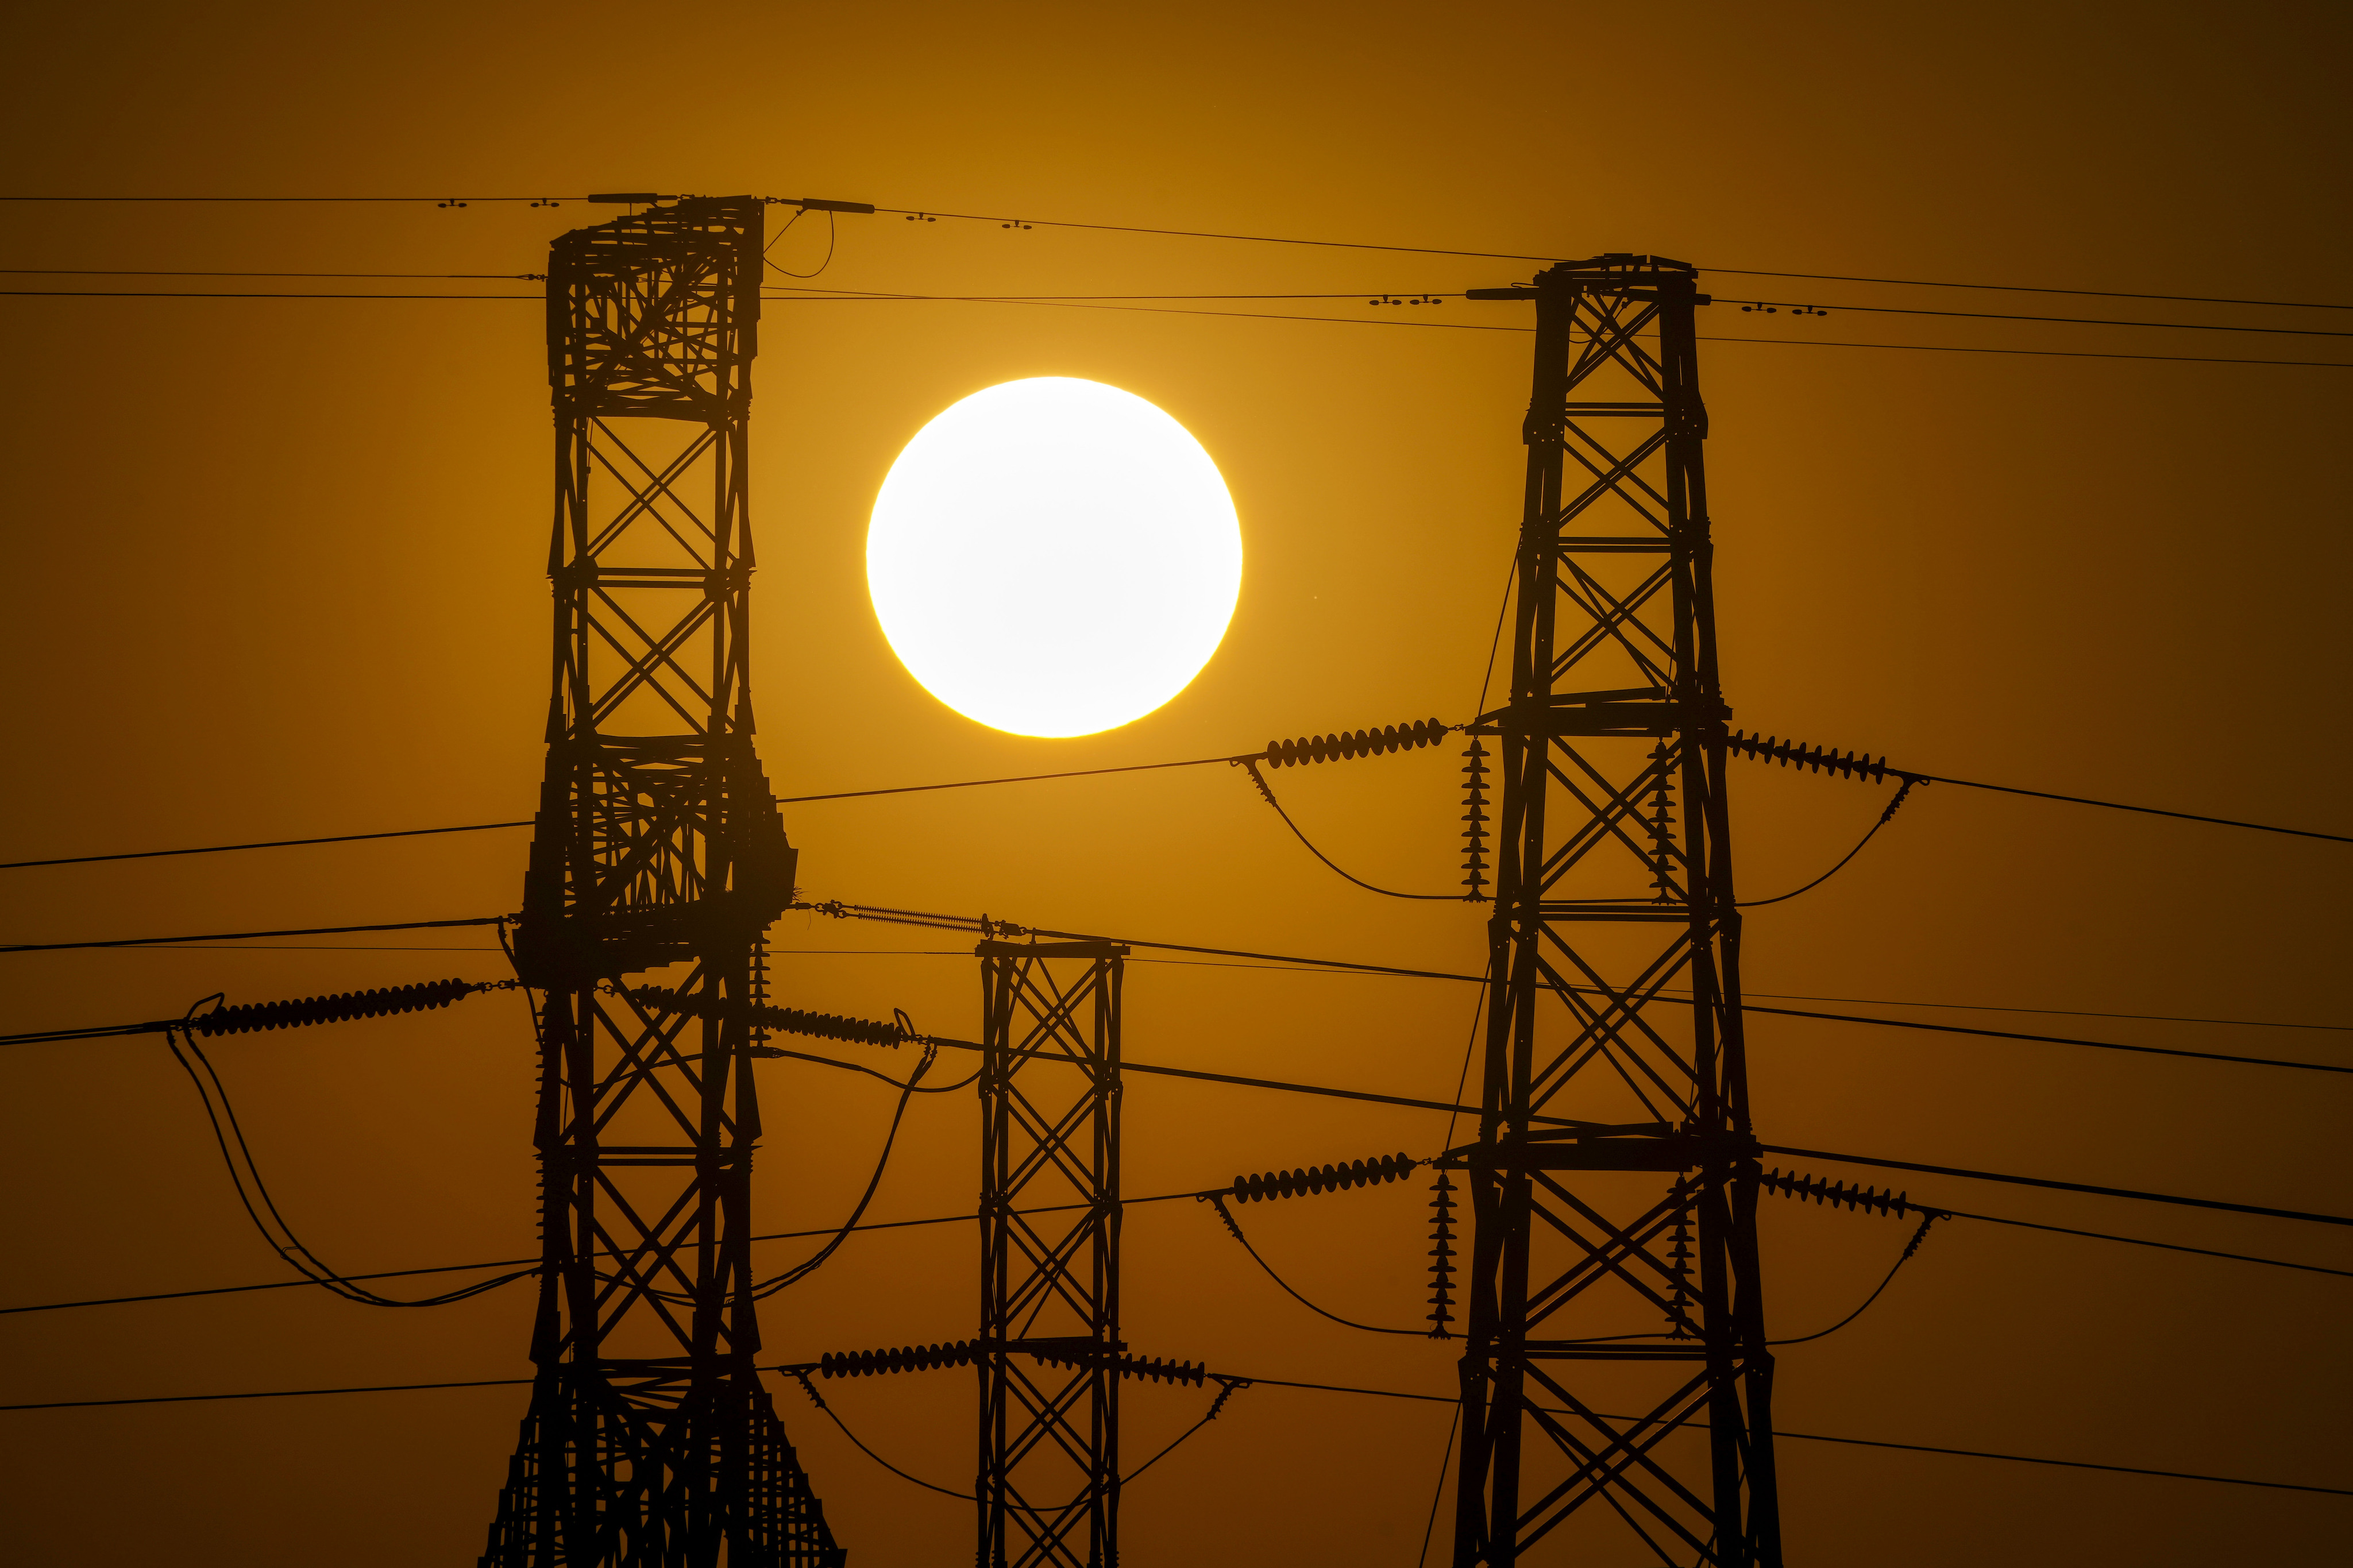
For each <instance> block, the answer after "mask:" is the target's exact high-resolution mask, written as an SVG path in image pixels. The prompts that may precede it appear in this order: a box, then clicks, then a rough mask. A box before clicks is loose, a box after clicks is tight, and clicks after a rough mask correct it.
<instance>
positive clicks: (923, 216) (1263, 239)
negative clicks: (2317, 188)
mask: <svg viewBox="0 0 2353 1568" xmlns="http://www.w3.org/2000/svg"><path fill="white" fill-rule="evenodd" d="M596 199H597V198H596V197H594V196H558V197H550V196H456V197H448V196H88V195H0V202H74V203H106V202H125V203H170V202H190V203H237V202H253V203H293V204H332V203H370V204H390V205H418V204H429V205H434V206H445V207H446V206H460V207H462V206H465V205H470V204H471V203H475V202H480V203H483V204H485V205H488V204H492V203H512V202H521V203H524V204H526V205H533V206H556V205H561V204H562V203H564V202H567V201H570V202H583V201H595V200H596ZM659 199H663V200H670V199H675V198H673V197H668V196H664V197H660V198H659ZM774 199H777V200H780V201H782V202H783V203H784V204H785V205H794V206H800V207H803V208H804V209H807V208H812V207H814V208H818V209H819V210H826V209H830V210H833V211H851V212H855V211H860V210H867V211H871V212H873V213H876V214H889V215H891V216H897V217H903V218H905V219H907V220H908V221H910V222H916V221H922V220H929V219H938V218H948V219H951V220H955V221H959V222H965V223H993V224H997V225H1000V226H1008V227H1010V226H1017V225H1018V226H1020V227H1023V228H1030V227H1036V226H1044V227H1047V228H1067V229H1080V230H1091V231H1093V232H1097V233H1106V234H1144V235H1154V236H1157V237H1166V238H1177V239H1221V240H1234V241H1241V242H1246V243H1251V244H1259V245H1293V246H1303V247H1314V248H1319V249H1334V250H1370V251H1378V252H1382V253H1384V254H1388V255H1395V256H1457V257H1469V258H1474V259H1477V260H1483V261H1544V262H1557V261H1563V260H1567V259H1568V258H1565V257H1559V256H1537V255H1531V254H1527V253H1524V252H1517V251H1500V250H1461V249H1449V248H1440V247H1430V246H1417V245H1387V244H1380V243H1377V242H1373V241H1366V240H1342V239H1311V238H1304V237H1299V236H1294V235H1272V234H1235V233H1228V232H1222V231H1218V230H1208V229H1185V228H1158V227H1153V226H1147V225H1142V224H1108V223H1079V222H1075V221H1072V220H1070V219H1064V218H1016V217H1007V216H991V215H987V214H982V213H951V212H941V211H937V210H935V209H933V208H930V207H885V206H877V207H871V208H866V207H865V206H864V205H863V204H859V203H815V202H809V201H804V200H798V199H794V198H774ZM26 270H29V269H26ZM1700 270H1701V271H1703V272H1725V273H1730V274H1731V275H1733V276H1735V277H1739V278H1795V279H1805V280H1808V281H1812V282H1824V283H1876V284H1884V285H1886V286H1888V287H1891V288H1905V289H1991V290H1995V291H1999V292H2003V293H2012V294H2064V295H2073V296H2077V297H2080V298H2084V299H2099V300H2163V301H2168V302H2170V303H2176V304H2189V305H2258V306H2269V307H2275V308H2278V309H2282V310H2353V304H2337V303H2333V302H2324V301H2315V300H2248V299H2240V298H2235V297H2230V296H2218V295H2206V294H2149V293H2136V292H2127V291H2123V290H2118V289H2073V288H2063V287H2060V286H2057V285H2052V284H2028V283H1974V282H1969V283H1964V282H1954V281H1951V280H1949V279H1922V278H1868V277H1860V276H1857V275H1855V274H1852V273H1842V272H1780V271H1768V270H1766V269H1764V268H1754V267H1715V266H1703V267H1702V268H1700Z"/></svg>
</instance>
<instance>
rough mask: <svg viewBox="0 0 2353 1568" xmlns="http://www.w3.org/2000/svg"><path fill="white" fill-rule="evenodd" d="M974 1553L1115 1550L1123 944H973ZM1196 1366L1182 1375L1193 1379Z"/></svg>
mask: <svg viewBox="0 0 2353 1568" xmlns="http://www.w3.org/2000/svg"><path fill="white" fill-rule="evenodd" d="M979 953H980V963H981V1019H982V1033H981V1043H982V1046H983V1047H984V1049H985V1051H986V1053H987V1054H986V1055H985V1056H984V1057H983V1058H982V1068H981V1074H980V1115H981V1131H980V1142H981V1177H980V1339H979V1342H978V1344H977V1347H976V1357H975V1359H976V1363H977V1364H978V1366H979V1369H980V1470H979V1477H978V1479H979V1485H978V1488H977V1489H976V1496H977V1497H978V1499H979V1501H980V1543H979V1550H978V1553H977V1556H976V1562H977V1563H978V1564H979V1568H1115V1565H1116V1564H1117V1563H1118V1562H1119V1489H1120V1473H1119V1384H1120V1379H1121V1377H1122V1376H1123V1375H1124V1372H1125V1370H1126V1369H1125V1367H1124V1363H1125V1361H1126V1359H1127V1358H1125V1357H1124V1356H1123V1355H1122V1353H1121V1352H1124V1350H1125V1349H1126V1348H1127V1347H1126V1346H1125V1345H1124V1343H1123V1342H1121V1340H1120V1337H1119V1227H1120V1197H1119V1102H1120V1059H1119V1051H1120V989H1121V981H1122V979H1123V977H1124V970H1125V964H1124V958H1125V956H1126V953H1127V949H1126V948H1124V947H1120V946H1117V945H1114V944H1113V943H1109V942H994V941H990V942H982V943H981V944H980V947H979ZM1198 1376H1199V1373H1198V1370H1196V1371H1195V1373H1194V1378H1195V1380H1196V1381H1198Z"/></svg>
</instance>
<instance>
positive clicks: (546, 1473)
mask: <svg viewBox="0 0 2353 1568" xmlns="http://www.w3.org/2000/svg"><path fill="white" fill-rule="evenodd" d="M762 226H763V225H762V205H761V204H760V203H759V202H758V201H756V200H754V199H752V198H749V197H730V198H726V199H721V200H703V199H686V200H681V201H679V202H677V203H675V204H674V205H658V206H655V207H654V208H652V209H651V210H649V211H647V212H644V213H641V214H637V215H633V216H628V217H623V218H617V219H615V220H614V221H612V222H610V223H605V224H599V225H597V226H595V227H593V228H585V229H579V230H575V231H574V232H573V233H570V234H567V235H565V236H563V237H561V238H559V239H558V240H556V241H555V244H554V248H553V252H552V255H551V257H550V264H549V268H548V285H547V294H548V329H547V340H548V370H549V375H550V379H551V380H552V381H553V383H554V403H555V458H556V461H555V473H556V507H555V531H554V543H553V545H552V547H551V549H550V552H549V558H548V571H549V575H550V576H551V577H552V578H553V579H554V587H555V642H554V665H555V690H554V697H553V699H552V700H551V702H550V704H549V709H548V719H547V773H546V777H545V782H544V784H543V785H542V787H541V794H540V805H539V816H538V822H537V830H536V833H535V835H534V837H533V840H532V848H531V861H530V868H529V871H528V872H527V874H526V877H525V881H524V887H523V915H522V923H521V925H520V927H519V929H518V931H517V933H516V938H515V943H514V957H515V964H516V970H517V972H518V973H519V974H520V975H521V976H522V979H523V981H524V982H525V983H526V984H529V985H530V986H532V987H533V988H535V989H536V990H537V991H538V992H540V993H541V997H540V999H539V1002H538V1014H539V1026H540V1052H541V1079H540V1099H539V1121H538V1129H537V1133H536V1142H537V1145H538V1149H539V1154H540V1160H541V1172H542V1177H541V1205H542V1207H541V1226H542V1237H543V1258H544V1268H543V1273H542V1274H541V1276H540V1295H539V1310H538V1316H537V1319H536V1321H535V1324H534V1327H533V1336H532V1360H533V1363H534V1365H535V1366H536V1368H537V1377H536V1381H535V1383H534V1384H533V1390H532V1401H531V1408H530V1412H529V1414H528V1415H526V1416H525V1417H524V1419H523V1423H522V1438H521V1441H520V1442H519V1444H518V1446H517V1447H516V1450H515V1455H514V1458H513V1459H512V1462H511V1464H510V1467H509V1471H508V1480H507V1485H506V1488H505V1489H504V1490H503V1491H502V1492H501V1494H500V1499H499V1513H498V1519H497V1521H496V1522H495V1523H494V1524H492V1525H491V1534H490V1546H489V1550H488V1551H486V1552H484V1553H483V1556H482V1559H481V1561H482V1563H483V1565H484V1568H552V1565H554V1564H558V1563H563V1564H570V1565H581V1568H624V1565H627V1568H639V1565H643V1568H655V1565H661V1568H670V1565H673V1564H679V1565H683V1564H694V1565H697V1568H702V1565H715V1564H718V1563H727V1564H729V1568H755V1565H756V1568H772V1565H773V1568H784V1565H787V1564H789V1565H791V1568H837V1565H838V1564H839V1563H841V1561H842V1557H843V1553H842V1552H841V1550H840V1549H839V1548H838V1547H837V1546H835V1545H834V1543H833V1537H832V1534H831V1532H830V1531H828V1529H827V1527H826V1522H825V1516H824V1512H823V1510H822V1509H821V1508H820V1507H819V1505H818V1501H817V1499H816V1498H815V1496H813V1495H812V1494H811V1492H810V1490H809V1486H808V1481H807V1477H806V1476H805V1475H804V1474H803V1473H802V1471H801V1468H800V1465H799V1463H798V1461H797V1459H796V1458H795V1457H794V1454H793V1449H792V1447H791V1445H790V1444H789V1443H787V1442H786V1439H785V1433H784V1428H783V1426H782V1425H781V1423H780V1422H779V1421H778V1420H777V1418H776V1411H775V1409H774V1407H773V1405H771V1403H770V1401H769V1396H768V1394H767V1392H766V1390H765V1389H764V1388H763V1387H762V1386H761V1384H760V1381H759V1376H758V1373H756V1372H755V1371H754V1366H753V1359H754V1354H755V1353H756V1352H757V1351H758V1349H759V1344H760V1334H759V1324H758V1321H757V1319H756V1315H755V1308H754V1280H753V1278H752V1258H751V1234H752V1220H751V1180H752V1157H753V1151H754V1147H755V1146H756V1145H757V1142H758V1140H759V1136H760V1112H759V1101H758V1098H757V1096H756V1094H755V1092H754V1085H753V1081H752V1075H751V1072H750V1071H749V1067H750V1063H749V1059H748V1058H747V1056H746V1047H748V1046H750V1045H751V1044H753V1043H754V1040H753V1036H752V1032H751V1030H750V1029H749V1027H748V1026H746V1025H745V1024H744V1023H743V1022H741V1021H740V1019H741V1016H742V1015H741V1009H742V1008H743V1007H744V1005H746V1004H748V1003H754V1002H757V1001H759V1000H761V998H760V997H759V996H757V995H756V994H755V991H756V986H757V972H756V970H755V969H754V962H753V951H754V944H755V943H756V942H758V940H759V937H760V934H761V932H762V931H765V929H766V927H767V926H768V924H769V923H770V922H771V921H774V920H775V919H776V916H777V915H778V914H779V913H781V912H782V911H783V910H784V908H785V906H786V904H787V903H789V902H790V901H791V900H792V892H793V873H794V869H795V852H794V850H793V849H792V847H790V846H789V845H788V844H787V842H786V837H785V831H784V826H783V824H782V822H781V821H780V820H779V819H778V817H777V815H776V805H775V801H774V799H773V796H772V795H771V793H770V790H769V788H768V783H767V780H766V778H765V775H764V774H763V773H762V772H761V768H760V763H759V760H758V758H757V757H756V756H755V755H754V752H753V745H752V703H751V694H750V679H749V678H750V646H749V638H748V632H749V622H748V612H749V608H750V587H751V572H752V567H753V557H752V537H751V529H750V520H749V517H748V515H747V513H746V510H745V484H744V478H745V472H744V437H745V428H746V423H747V420H748V417H749V415H750V412H751V395H752V388H751V366H752V358H753V354H754V351H755V349H756V346H757V341H756V333H757V330H758V322H759V316H760V278H761V265H762V262H761V246H760V234H761V229H762ZM672 964H677V965H683V966H686V974H685V977H684V978H683V979H682V980H680V981H678V982H677V983H676V988H677V990H678V992H679V994H680V995H681V997H683V998H685V999H687V1000H688V1001H689V1002H692V1003H700V1004H702V1006H701V1009H700V1010H701V1011H702V1012H703V1013H707V1014H709V1015H710V1016H708V1017H704V1016H695V1013H694V1012H693V1011H691V1010H689V1009H684V1008H681V1009H679V1010H667V1009H665V1010H651V1009H649V1007H647V1006H646V1005H641V1004H640V1003H639V1002H638V1001H637V1000H635V999H633V998H631V997H629V996H628V995H627V994H623V993H622V992H621V991H620V990H619V988H618V987H617V986H616V985H615V984H613V982H615V981H616V980H617V977H619V976H621V975H624V974H628V973H634V972H638V971H643V970H647V969H651V968H655V967H658V966H667V965H672ZM731 1010H732V1011H733V1013H734V1015H735V1019H736V1020H737V1021H723V1019H725V1018H726V1016H727V1015H728V1014H729V1013H730V1011H731Z"/></svg>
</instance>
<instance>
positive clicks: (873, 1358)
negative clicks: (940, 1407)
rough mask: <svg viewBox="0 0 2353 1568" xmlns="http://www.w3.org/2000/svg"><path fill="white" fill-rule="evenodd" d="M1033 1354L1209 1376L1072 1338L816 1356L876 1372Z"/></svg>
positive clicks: (821, 1364)
mask: <svg viewBox="0 0 2353 1568" xmlns="http://www.w3.org/2000/svg"><path fill="white" fill-rule="evenodd" d="M1000 1350H1001V1351H1005V1352H1015V1353H1018V1354H1021V1355H1026V1356H1029V1357H1032V1358H1034V1359H1036V1360H1038V1361H1041V1362H1044V1363H1047V1364H1049V1365H1050V1366H1077V1367H1087V1368H1092V1369H1096V1370H1101V1371H1104V1372H1112V1373H1118V1374H1119V1375H1120V1376H1122V1377H1140V1378H1146V1379H1149V1380H1150V1381H1152V1382H1154V1383H1180V1384H1192V1385H1194V1386H1196V1387H1198V1386H1199V1385H1200V1384H1201V1383H1202V1382H1203V1381H1204V1380H1205V1379H1206V1378H1207V1377H1208V1369H1207V1368H1205V1367H1203V1366H1201V1365H1200V1364H1199V1363H1196V1362H1187V1361H1168V1360H1162V1359H1159V1358H1155V1357H1151V1356H1140V1355H1129V1354H1127V1353H1126V1352H1121V1351H1113V1350H1103V1349H1096V1348H1093V1347H1091V1346H1088V1345H1085V1344H1083V1343H1079V1342H1071V1341H1051V1340H1040V1341H1031V1342H1024V1341H1021V1340H1014V1341H1011V1342H996V1341H989V1340H952V1341H950V1342H947V1343H945V1344H937V1345H901V1346H896V1347H894V1348H892V1349H890V1350H880V1351H828V1352H826V1353H825V1354H824V1355H822V1356H820V1357H818V1362H817V1366H816V1372H817V1374H818V1376H819V1377H879V1376H881V1375H882V1374H883V1373H893V1372H929V1371H932V1370H934V1369H935V1368H939V1367H947V1366H970V1365H971V1364H972V1363H974V1362H976V1361H977V1360H979V1359H980V1358H981V1357H982V1356H984V1355H987V1354H989V1353H990V1352H994V1351H1000Z"/></svg>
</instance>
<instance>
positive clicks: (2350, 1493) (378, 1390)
mask: <svg viewBox="0 0 2353 1568" xmlns="http://www.w3.org/2000/svg"><path fill="white" fill-rule="evenodd" d="M765 1370H768V1371H774V1372H782V1373H791V1372H792V1371H793V1369H792V1368H791V1367H789V1366H780V1367H771V1368H767V1369H765ZM1225 1380H1230V1381H1232V1382H1234V1383H1238V1384H1264V1385H1265V1386H1267V1387H1269V1388H1297V1389H1304V1390H1308V1391H1310V1392H1314V1393H1318V1394H1361V1395H1366V1396H1370V1397H1373V1398H1378V1399H1410V1400H1414V1401H1417V1402H1419V1403H1423V1404H1430V1405H1458V1406H1459V1405H1461V1396H1460V1395H1459V1394H1409V1393H1407V1392H1405V1391H1404V1390H1401V1389H1393V1388H1356V1387H1351V1386H1349V1385H1347V1384H1336V1383H1305V1382H1300V1381H1297V1380H1293V1379H1290V1378H1281V1377H1246V1376H1242V1375H1240V1374H1235V1373H1226V1374H1221V1377H1220V1381H1225ZM532 1381H533V1380H532V1379H530V1378H528V1377H480V1378H466V1379H458V1380H451V1381H448V1382H443V1383H378V1384H353V1385H349V1386H345V1387H341V1388H271V1389H248V1390H242V1391H239V1392H237V1393H234V1394H147V1395H142V1396H139V1397H134V1398H128V1399H47V1400H37V1401H33V1402H30V1403H26V1404H19V1405H0V1411H11V1410H86V1409H92V1408H97V1407H101V1406H107V1405H188V1404H196V1403H205V1402H212V1401H218V1400H225V1399H307V1398H315V1397H319V1396H322V1395H327V1394H411V1393H418V1392H423V1391H427V1390H438V1389H453V1388H513V1387H519V1386H522V1385H523V1384H529V1383H531V1382H532ZM1552 1413H1553V1414H1558V1415H1569V1414H1584V1413H1582V1412H1568V1411H1556V1412H1552ZM1592 1414H1593V1415H1596V1416H1599V1419H1601V1420H1605V1421H1630V1422H1633V1423H1635V1424H1636V1425H1637V1426H1651V1425H1654V1424H1655V1423H1654V1422H1652V1421H1651V1418H1649V1417H1646V1416H1634V1415H1610V1414H1608V1413H1606V1412H1599V1411H1596V1412H1593V1413H1592ZM1675 1425H1677V1426H1691V1427H1694V1428H1697V1429H1699V1430H1703V1431H1704V1430H1705V1429H1706V1426H1707V1424H1706V1423H1705V1422H1704V1421H1682V1422H1677V1423H1675ZM1773 1435H1774V1436H1776V1437H1787V1438H1789V1439H1791V1440H1793V1441H1797V1442H1805V1443H1841V1444H1847V1445H1850V1446H1853V1447H1866V1448H1893V1449H1899V1450H1903V1451H1905V1452H1908V1453H1915V1454H1943V1455H1948V1456H1953V1457H1957V1458H1968V1459H2000V1460H2006V1461H2008V1462H2010V1463H2012V1464H2021V1465H2055V1466H2059V1467H2062V1468H2067V1469H2077V1470H2105V1471H2109V1472H2111V1473H2114V1474H2117V1475H2127V1476H2152V1477H2156V1478H2158V1479H2164V1480H2177V1481H2211V1482H2215V1483H2217V1484H2220V1485H2224V1486H2239V1487H2263V1488H2267V1489H2273V1490H2278V1491H2296V1492H2319V1493H2323V1494H2325V1495H2327V1496H2330V1497H2353V1489H2346V1488H2343V1487H2316V1486H2308V1485H2306V1484H2304V1483H2302V1482H2298V1481H2271V1480H2259V1479H2253V1478H2252V1477H2247V1476H2212V1475H2204V1474H2200V1473H2198V1472H2195V1471H2190V1470H2159V1469H2149V1468H2142V1467H2139V1466H2134V1465H2107V1464H2098V1463H2094V1462H2093V1461H2091V1460H2086V1459H2052V1458H2043V1457H2041V1456H2039V1455H2030V1454H1998V1453H1994V1452H1991V1451H1989V1450H1986V1449H1981V1448H1948V1447H1936V1446H1932V1445H1929V1444H1926V1443H1897V1442H1891V1441H1888V1440H1886V1439H1883V1438H1876V1437H1842V1436H1832V1435H1831V1434H1828V1433H1821V1432H1790V1431H1784V1430H1779V1429H1776V1431H1775V1432H1774V1434H1773ZM909 1479H913V1478H912V1477H911V1478H909ZM956 1495H960V1494H956Z"/></svg>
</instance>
